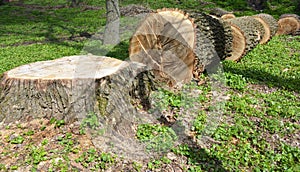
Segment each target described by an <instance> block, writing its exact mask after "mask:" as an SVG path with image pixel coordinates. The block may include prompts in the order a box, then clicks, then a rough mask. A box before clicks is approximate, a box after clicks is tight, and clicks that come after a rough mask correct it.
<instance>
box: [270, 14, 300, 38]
mask: <svg viewBox="0 0 300 172" xmlns="http://www.w3.org/2000/svg"><path fill="white" fill-rule="evenodd" d="M299 32H300V19H299V16H298V15H296V14H284V15H281V17H280V19H279V21H278V31H277V33H276V35H288V34H294V35H297V34H299Z"/></svg>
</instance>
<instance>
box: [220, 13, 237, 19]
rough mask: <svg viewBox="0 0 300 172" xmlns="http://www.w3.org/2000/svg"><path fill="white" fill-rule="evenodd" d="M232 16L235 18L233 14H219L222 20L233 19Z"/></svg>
mask: <svg viewBox="0 0 300 172" xmlns="http://www.w3.org/2000/svg"><path fill="white" fill-rule="evenodd" d="M233 18H235V15H234V14H224V15H222V16H221V19H223V20H227V19H233Z"/></svg>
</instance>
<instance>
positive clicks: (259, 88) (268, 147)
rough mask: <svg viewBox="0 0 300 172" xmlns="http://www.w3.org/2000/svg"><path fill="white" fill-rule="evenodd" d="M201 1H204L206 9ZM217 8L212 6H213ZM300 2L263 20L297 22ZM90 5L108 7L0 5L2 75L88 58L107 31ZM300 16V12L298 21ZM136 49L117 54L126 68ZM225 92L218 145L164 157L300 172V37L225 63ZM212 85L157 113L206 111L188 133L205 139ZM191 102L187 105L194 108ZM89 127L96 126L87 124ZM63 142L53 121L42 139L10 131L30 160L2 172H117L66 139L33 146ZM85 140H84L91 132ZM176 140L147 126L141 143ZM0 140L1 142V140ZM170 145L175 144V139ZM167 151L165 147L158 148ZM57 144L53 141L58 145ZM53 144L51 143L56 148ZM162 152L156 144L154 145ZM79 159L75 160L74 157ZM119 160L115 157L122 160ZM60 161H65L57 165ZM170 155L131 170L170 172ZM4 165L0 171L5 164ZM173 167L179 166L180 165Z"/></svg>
mask: <svg viewBox="0 0 300 172" xmlns="http://www.w3.org/2000/svg"><path fill="white" fill-rule="evenodd" d="M201 2H202V1H201ZM206 2H212V1H206ZM296 3H297V2H296V1H271V2H269V3H268V8H267V9H266V10H265V11H263V12H265V13H269V14H272V15H274V16H275V17H279V16H280V15H281V14H282V13H297V11H295V9H296V5H297V4H296ZM24 4H27V5H40V6H47V7H49V6H58V5H65V4H66V2H65V1H64V0H60V1H55V2H54V1H40V0H28V1H24ZM120 4H121V6H125V5H128V4H142V5H146V6H149V7H151V8H154V9H156V8H162V7H173V8H174V7H178V8H181V9H187V10H197V11H201V10H208V9H209V8H210V7H216V6H219V7H223V8H225V9H227V10H232V11H234V12H235V14H236V15H252V14H256V13H258V12H257V11H253V10H252V9H251V8H249V7H248V6H247V4H245V2H244V1H239V0H232V1H214V3H200V1H195V0H186V1H182V2H181V1H176V3H174V1H171V0H159V1H152V0H148V1H146V0H144V1H136V0H128V1H121V2H120ZM84 5H93V6H98V7H100V9H99V10H83V9H84V8H82V7H78V8H67V7H65V8H57V9H56V8H55V9H53V8H43V9H40V8H29V6H16V5H13V4H10V5H9V4H7V5H2V6H0V74H3V73H4V72H5V71H8V70H10V69H12V68H14V67H17V66H20V65H23V64H27V63H31V62H35V61H42V60H52V59H56V58H60V57H63V56H69V55H75V54H80V53H81V52H82V49H83V48H84V46H85V45H86V44H87V43H88V41H89V39H88V37H86V36H82V35H84V33H89V34H91V35H93V34H95V33H96V32H97V31H98V30H99V29H101V28H103V26H104V25H105V2H104V1H103V0H88V1H85V3H84ZM298 13H299V12H298ZM127 48H128V42H126V41H125V42H123V43H122V44H121V45H120V46H119V47H116V48H114V49H113V50H112V51H111V52H110V53H109V55H110V56H112V57H115V58H121V59H125V58H126V56H124V54H127V53H128V52H127ZM222 67H223V75H222V76H224V78H223V79H224V82H225V83H224V87H225V89H224V90H225V91H224V92H223V93H224V94H225V95H226V96H227V97H228V98H227V99H226V101H224V102H223V107H222V116H223V120H222V122H220V123H219V125H218V126H217V127H216V129H215V130H214V131H213V133H211V134H210V135H209V137H210V140H212V141H211V142H212V143H213V144H209V145H205V146H202V147H201V146H199V145H198V146H197V144H194V145H190V144H187V143H182V144H180V145H178V146H174V147H172V146H173V145H172V144H170V145H166V146H169V147H168V148H167V149H166V150H169V152H168V153H173V154H175V155H176V156H178V157H184V159H185V161H184V162H185V163H184V164H181V167H182V169H183V170H186V171H300V158H299V157H300V147H299V142H300V138H299V134H300V123H299V121H300V95H299V92H300V37H299V36H294V37H292V36H275V37H273V38H272V40H271V41H270V42H268V43H267V44H266V45H258V46H257V47H256V48H255V49H254V50H253V51H251V52H250V53H248V54H247V55H246V56H245V57H244V58H243V59H242V60H241V61H240V62H239V63H235V62H231V61H224V62H222ZM203 79H204V80H205V81H207V82H206V84H204V85H201V86H195V85H193V84H191V85H187V86H186V88H187V90H190V89H196V90H197V91H198V93H199V94H198V95H197V96H196V97H195V96H194V97H187V96H186V92H184V91H183V92H180V91H167V90H164V89H161V90H158V91H157V92H156V95H157V97H156V98H159V99H160V102H161V104H159V103H158V104H156V105H155V106H157V107H159V108H161V109H163V110H165V111H170V112H171V113H172V114H173V115H174V116H175V118H178V119H180V118H181V117H184V115H189V114H183V113H182V112H181V111H180V109H188V108H189V107H190V106H192V105H191V102H198V103H199V102H200V103H201V104H203V107H201V110H199V112H198V113H197V114H196V116H195V119H193V121H192V126H191V128H190V130H191V132H193V133H194V137H195V138H194V139H196V140H197V139H198V140H201V138H202V137H203V132H204V131H205V126H206V122H207V120H208V119H209V118H208V115H209V114H210V113H211V109H213V108H215V107H214V106H210V101H211V98H210V95H211V94H212V93H211V92H212V90H213V88H212V86H211V85H210V80H211V76H210V75H208V74H204V75H203ZM187 100H189V101H187ZM86 121H88V120H86ZM48 125H49V126H51V125H52V127H54V128H55V132H57V133H60V132H62V130H60V129H61V128H63V127H64V126H65V124H64V122H63V121H56V120H55V119H53V120H52V122H51V121H50V122H49V124H47V125H46V124H45V125H42V126H41V128H39V130H38V131H34V132H31V131H27V132H22V133H21V134H20V135H18V136H17V137H13V138H9V136H8V135H6V134H7V133H6V132H1V133H0V136H2V137H3V138H6V140H1V144H4V143H5V144H8V145H11V147H13V146H14V145H18V144H25V143H26V150H24V151H23V153H24V152H25V153H27V154H28V156H26V157H25V159H26V161H24V162H25V164H24V162H21V161H16V162H15V163H12V164H13V165H10V166H6V165H5V164H0V171H1V170H3V171H6V170H11V171H12V170H15V169H20V168H21V167H22V166H27V165H31V166H32V168H31V169H32V171H34V170H35V169H36V168H37V167H38V165H39V164H40V163H41V162H43V161H46V160H51V161H52V165H50V166H49V168H48V171H57V170H60V171H70V170H74V171H76V169H73V167H70V166H71V165H70V164H71V162H76V163H78V164H81V166H83V167H84V169H89V170H94V171H97V170H99V169H102V170H104V169H107V168H108V167H109V166H114V164H117V162H116V161H117V160H116V159H118V158H116V157H115V156H113V155H110V154H107V153H103V152H101V151H100V150H95V149H94V148H87V149H85V148H82V147H80V146H79V141H77V140H76V138H77V136H74V134H70V133H68V132H67V133H63V132H62V133H63V135H64V137H61V138H57V140H56V142H55V144H57V145H59V146H58V147H57V149H54V148H53V149H50V148H49V149H47V145H48V144H49V141H48V140H47V139H44V140H40V142H38V143H37V142H34V141H33V140H31V139H30V138H31V137H32V135H35V134H36V133H39V132H43V131H44V130H45V128H46V129H47V128H49V126H48ZM12 128H13V129H16V130H17V129H18V128H22V126H11V127H6V128H5V130H7V131H8V130H9V131H10V130H11V129H12ZM80 131H81V132H80V134H79V135H84V133H85V132H84V131H83V129H82V130H80ZM157 135H161V136H168V137H170V136H172V135H174V131H173V129H172V128H170V127H168V126H162V125H160V124H144V125H141V126H139V127H138V131H137V138H138V139H140V140H141V141H147V140H151V139H153V138H157V137H155V136H157ZM2 137H1V138H2ZM171 140H172V139H171ZM156 141H157V142H161V140H160V139H158V140H156ZM50 142H51V141H50ZM51 143H52V142H51ZM150 146H152V148H154V149H156V148H157V147H155V142H154V143H153V144H151V145H150ZM10 151H11V150H10V149H9V148H7V149H5V150H4V151H2V152H0V153H1V156H0V159H2V160H4V159H5V158H6V157H14V156H15V157H17V156H19V155H21V154H22V151H20V152H19V153H18V152H17V153H15V154H13V153H12V152H10ZM71 154H72V155H73V154H77V156H75V157H76V158H70V157H69V156H71ZM116 156H117V155H116ZM58 157H62V158H61V159H60V160H58V161H57V160H55V159H57V158H58ZM173 161H174V160H172V159H171V158H170V157H168V156H164V155H163V156H162V157H159V158H157V159H153V160H150V161H148V162H146V163H139V162H132V164H131V166H132V171H140V170H144V169H150V170H155V169H164V168H165V167H166V166H167V165H168V164H172V162H173ZM0 163H1V162H0ZM173 163H175V162H173Z"/></svg>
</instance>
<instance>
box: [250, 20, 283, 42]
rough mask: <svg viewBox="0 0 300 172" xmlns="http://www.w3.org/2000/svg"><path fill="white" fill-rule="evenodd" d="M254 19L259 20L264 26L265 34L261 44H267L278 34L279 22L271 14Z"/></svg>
mask: <svg viewBox="0 0 300 172" xmlns="http://www.w3.org/2000/svg"><path fill="white" fill-rule="evenodd" d="M252 17H254V18H255V19H256V20H258V21H259V22H260V23H261V24H262V25H263V27H264V30H265V33H264V34H263V36H262V39H261V41H260V43H261V44H265V43H267V42H268V41H269V40H270V39H271V38H272V37H273V36H274V35H275V34H276V32H277V30H278V23H277V20H276V19H275V18H274V17H273V16H271V15H269V14H258V15H254V16H252Z"/></svg>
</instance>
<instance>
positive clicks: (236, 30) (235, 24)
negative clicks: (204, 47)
mask: <svg viewBox="0 0 300 172" xmlns="http://www.w3.org/2000/svg"><path fill="white" fill-rule="evenodd" d="M226 22H229V23H230V25H231V28H232V30H233V36H234V38H233V40H234V41H233V46H232V52H233V53H232V54H231V56H229V57H227V58H226V59H227V60H234V61H238V60H240V59H241V58H242V57H243V55H245V54H246V53H247V52H249V51H250V50H252V49H253V48H254V47H255V46H256V45H257V44H258V43H259V42H260V41H261V37H262V35H264V33H265V30H264V27H263V25H262V24H261V23H260V22H259V21H258V20H256V19H255V18H253V17H238V18H233V19H229V20H226ZM242 35H243V36H242ZM235 36H236V37H235ZM239 39H240V40H239Z"/></svg>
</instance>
